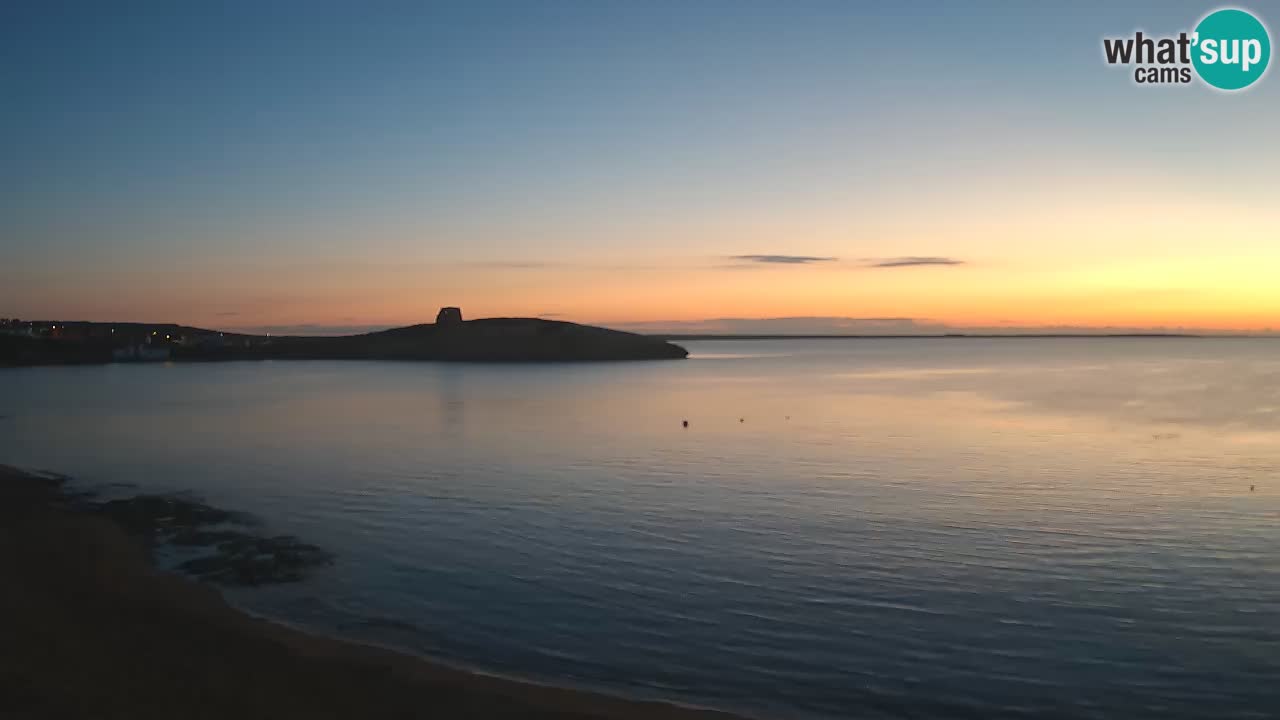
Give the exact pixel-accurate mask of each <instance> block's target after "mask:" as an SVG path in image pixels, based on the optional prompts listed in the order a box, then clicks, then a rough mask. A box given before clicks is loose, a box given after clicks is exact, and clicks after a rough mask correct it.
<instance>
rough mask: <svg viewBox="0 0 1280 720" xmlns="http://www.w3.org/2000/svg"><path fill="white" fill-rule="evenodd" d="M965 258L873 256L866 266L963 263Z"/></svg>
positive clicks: (893, 266)
mask: <svg viewBox="0 0 1280 720" xmlns="http://www.w3.org/2000/svg"><path fill="white" fill-rule="evenodd" d="M963 264H964V261H963V260H957V259H955V258H949V257H933V256H916V255H910V256H907V257H893V258H872V259H870V260H867V261H866V262H865V263H864V264H863V265H864V267H873V268H897V267H917V266H920V265H963Z"/></svg>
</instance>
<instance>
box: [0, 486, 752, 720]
mask: <svg viewBox="0 0 1280 720" xmlns="http://www.w3.org/2000/svg"><path fill="white" fill-rule="evenodd" d="M61 483H62V481H61V479H59V478H50V477H43V476H40V475H36V474H32V473H30V472H25V471H22V470H19V469H16V468H11V467H8V466H5V465H0V573H2V574H3V576H4V577H5V582H4V583H0V637H4V638H6V642H5V643H3V644H0V715H2V716H5V717H30V718H37V717H95V718H152V717H154V718H161V717H164V718H166V719H168V718H172V717H188V718H203V717H208V718H215V717H216V718H226V717H262V718H268V717H270V718H289V717H298V718H304V717H305V718H308V719H312V718H324V717H332V718H340V717H371V718H377V717H395V718H411V717H422V716H464V717H485V718H530V717H537V718H579V719H586V718H601V719H614V718H616V719H619V720H631V719H633V718H634V719H639V718H670V719H671V720H745V718H743V716H739V715H734V714H731V713H727V712H723V711H718V710H711V709H702V708H695V707H689V706H685V705H677V704H674V703H671V702H664V701H656V700H638V699H628V698H622V697H616V696H612V695H607V694H603V693H598V692H595V691H591V690H580V689H574V688H570V687H562V686H555V685H545V684H540V683H535V682H530V681H525V680H518V679H514V678H510V677H505V676H501V675H496V674H489V673H485V672H483V671H472V670H466V669H462V668H459V667H455V666H451V665H449V664H447V663H444V662H441V661H437V660H432V659H428V658H425V657H422V656H418V655H413V654H409V653H405V652H400V651H397V650H392V649H389V648H384V647H379V646H376V645H371V644H366V643H361V642H358V641H353V640H346V639H340V638H335V637H329V636H325V635H318V634H312V633H308V632H306V631H304V630H302V629H299V628H297V627H295V626H292V625H289V624H286V623H283V622H278V621H273V620H270V619H267V618H264V617H262V616H260V615H257V614H253V613H249V612H246V611H244V610H241V609H238V608H236V607H234V606H233V605H232V604H230V603H228V602H227V601H226V599H225V598H224V597H223V595H222V593H221V592H219V591H218V589H217V588H216V587H214V586H212V585H210V584H207V583H202V582H199V581H196V580H193V579H191V578H188V577H184V576H181V575H177V574H174V573H168V572H163V571H160V570H159V569H157V568H156V566H155V564H154V562H153V560H152V557H151V554H150V552H149V551H148V549H147V547H146V545H145V543H144V542H143V541H142V539H141V538H139V537H137V536H134V535H130V534H129V533H127V532H126V530H125V529H124V528H123V527H122V526H121V525H119V524H117V522H115V521H113V520H111V519H109V518H107V517H104V516H102V515H99V514H96V513H93V512H89V511H87V510H85V509H83V508H77V507H75V505H74V503H72V502H70V501H71V500H73V498H72V497H71V496H69V495H68V494H67V493H64V492H63V490H62V488H61Z"/></svg>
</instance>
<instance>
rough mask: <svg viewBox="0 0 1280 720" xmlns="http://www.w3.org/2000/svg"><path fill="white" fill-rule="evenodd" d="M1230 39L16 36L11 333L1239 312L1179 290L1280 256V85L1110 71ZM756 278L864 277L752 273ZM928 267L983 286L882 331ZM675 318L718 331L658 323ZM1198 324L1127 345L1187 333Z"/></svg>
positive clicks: (658, 9) (1015, 6)
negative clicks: (547, 317) (1083, 298)
mask: <svg viewBox="0 0 1280 720" xmlns="http://www.w3.org/2000/svg"><path fill="white" fill-rule="evenodd" d="M38 5H39V6H38ZM1212 7H1214V6H1209V5H1205V4H1201V3H1180V2H1148V3H1131V2H1098V3H1071V4H1050V3H1032V2H988V3H972V4H970V3H944V2H928V3H924V2H917V3H892V4H889V3H885V4H872V3H853V2H839V3H818V2H805V3H776V2H775V3H749V2H733V3H729V2H724V3H717V2H697V3H620V2H619V3H612V2H590V3H588V2H580V3H557V2H537V3H466V4H461V3H459V4H452V5H450V4H432V3H421V2H418V3H371V4H360V3H317V2H308V3H287V2H277V3H261V4H259V3H201V4H195V3H129V4H127V6H117V5H115V4H106V3H95V4H83V5H76V4H57V3H53V4H28V7H22V8H17V7H9V8H6V9H5V10H2V11H0V13H3V14H2V15H0V20H3V27H4V29H3V30H0V32H2V33H3V34H4V38H3V50H0V52H3V53H4V55H5V61H4V62H3V64H2V65H0V68H2V69H0V87H3V89H4V97H5V98H6V99H7V100H6V102H5V103H4V106H3V107H2V108H0V137H2V138H3V141H0V142H2V143H3V144H2V145H0V148H2V152H3V155H2V156H0V157H3V160H4V161H3V163H0V181H2V182H3V183H4V186H5V187H6V188H9V189H10V190H9V191H8V192H6V193H4V195H3V196H0V244H2V248H0V249H3V250H4V253H5V256H6V257H7V258H9V259H10V262H8V263H6V269H4V270H2V271H0V273H3V275H0V278H2V279H3V280H4V286H5V288H7V289H5V288H0V313H3V312H5V311H6V309H8V308H12V309H9V310H8V313H9V314H18V315H23V316H61V317H68V316H74V317H85V318H88V319H112V318H118V319H135V318H136V319H147V320H151V319H166V320H176V321H180V322H190V323H205V324H211V323H212V322H214V320H213V318H215V317H216V318H224V320H220V321H218V322H221V323H222V324H224V325H226V324H228V323H229V322H231V321H229V320H225V318H237V320H236V322H244V323H248V324H253V323H259V324H271V323H276V324H283V323H318V324H351V323H369V324H379V323H386V324H392V323H398V322H408V321H411V320H413V319H415V318H418V317H419V316H427V315H433V314H434V307H435V306H436V305H441V304H460V303H466V304H467V305H468V306H470V307H475V308H476V309H477V310H478V311H479V313H480V314H537V313H553V312H554V313H556V314H560V315H565V316H568V317H572V318H573V319H579V320H584V321H607V322H613V323H621V322H648V321H661V320H664V319H671V320H682V321H687V320H694V319H697V318H699V317H702V318H706V317H724V316H734V317H770V316H777V315H804V316H813V315H823V316H826V315H833V316H834V315H840V316H851V317H858V316H861V315H864V314H865V312H864V310H866V311H869V310H872V309H874V310H876V311H880V310H882V309H884V308H888V307H892V306H893V302H894V301H895V298H894V293H895V292H901V293H903V296H902V297H900V298H897V303H898V305H899V306H901V307H902V308H903V312H902V313H894V315H895V316H897V315H908V316H912V317H922V318H924V317H927V318H928V319H932V320H940V321H943V322H947V323H951V324H965V323H967V322H968V323H978V324H989V323H991V322H996V321H999V320H1000V318H996V317H994V316H992V312H994V311H993V310H991V308H992V307H994V306H995V305H996V304H998V303H1001V302H1002V303H1011V302H1019V300H1022V301H1025V303H1027V304H1029V305H1031V306H1036V305H1037V304H1040V305H1042V306H1043V307H1044V308H1046V310H1045V312H1044V313H1042V315H1043V317H1042V318H1040V316H1037V315H1035V313H1031V314H1026V315H1025V317H1023V316H1022V315H1019V316H1018V318H1013V319H1014V320H1017V321H1018V322H1022V323H1030V324H1036V322H1037V318H1040V320H1042V321H1043V322H1044V323H1046V324H1049V323H1062V322H1068V323H1070V322H1077V323H1084V324H1089V323H1105V322H1107V321H1108V320H1107V314H1106V313H1105V312H1103V310H1102V309H1097V310H1096V312H1092V313H1087V314H1085V315H1081V316H1079V317H1075V316H1072V315H1071V313H1070V312H1067V311H1066V310H1065V308H1067V306H1068V305H1069V304H1070V303H1071V302H1072V298H1075V297H1077V296H1078V295H1080V294H1081V293H1084V294H1086V295H1088V294H1089V293H1090V292H1092V293H1093V294H1092V295H1089V298H1090V302H1093V303H1095V304H1096V303H1105V302H1113V303H1115V302H1119V301H1117V300H1115V299H1114V298H1111V299H1110V300H1108V299H1107V298H1106V297H1103V295H1105V294H1106V293H1103V294H1102V295H1099V294H1098V292H1095V291H1096V290H1097V288H1093V287H1092V286H1090V285H1089V281H1082V280H1081V279H1080V277H1079V274H1080V273H1083V274H1084V275H1085V276H1088V277H1097V276H1099V275H1100V274H1102V275H1107V273H1111V274H1112V275H1114V274H1116V273H1121V272H1122V271H1121V270H1120V269H1119V268H1120V267H1121V266H1123V267H1124V268H1127V269H1125V270H1123V272H1127V273H1130V274H1131V276H1132V277H1134V278H1135V281H1134V283H1133V284H1134V285H1135V287H1141V288H1147V287H1148V286H1150V289H1151V290H1152V291H1153V292H1155V291H1160V292H1164V291H1168V292H1182V291H1187V292H1193V293H1200V294H1201V295H1203V293H1206V292H1208V293H1210V295H1212V292H1213V290H1214V288H1215V287H1218V286H1221V287H1223V288H1225V290H1227V291H1229V290H1230V289H1231V287H1232V286H1239V278H1240V277H1243V276H1247V275H1248V273H1247V272H1246V270H1247V268H1243V269H1242V268H1236V266H1234V265H1230V266H1222V267H1217V266H1214V265H1213V263H1212V262H1211V263H1209V267H1217V269H1216V270H1214V272H1216V273H1218V274H1219V275H1220V277H1221V279H1220V280H1213V281H1210V280H1203V279H1202V280H1201V281H1198V282H1197V283H1192V284H1193V285H1194V287H1184V286H1185V285H1188V281H1186V280H1184V279H1182V278H1179V281H1178V283H1175V285H1177V286H1176V287H1175V286H1174V285H1170V286H1169V287H1161V286H1158V283H1157V284H1153V281H1152V280H1151V277H1153V276H1158V275H1159V274H1160V273H1166V274H1168V273H1175V274H1176V273H1177V272H1181V271H1179V270H1177V269H1171V268H1168V267H1165V266H1162V265H1160V264H1159V260H1160V259H1159V258H1158V257H1156V256H1157V255H1162V254H1163V255H1167V254H1169V253H1173V254H1174V255H1175V256H1176V257H1177V258H1180V259H1182V260H1183V261H1185V262H1184V264H1186V265H1188V266H1193V265H1196V264H1197V263H1202V261H1203V260H1204V258H1206V257H1208V258H1210V259H1214V258H1218V259H1221V258H1222V257H1233V258H1238V259H1239V262H1241V263H1245V262H1246V261H1249V260H1250V259H1251V258H1252V262H1251V263H1250V264H1256V262H1257V261H1258V260H1262V259H1266V258H1268V257H1270V255H1257V253H1259V252H1261V250H1260V248H1262V246H1263V243H1264V238H1265V237H1267V236H1268V233H1271V236H1272V237H1274V235H1275V233H1274V232H1272V231H1274V230H1276V229H1277V228H1276V226H1275V225H1274V224H1273V223H1274V221H1275V217H1276V216H1275V214H1274V212H1272V211H1271V210H1270V206H1272V205H1274V204H1275V203H1274V198H1275V197H1276V196H1277V192H1276V191H1277V190H1278V189H1280V188H1277V185H1276V181H1275V179H1274V167H1275V166H1276V163H1275V161H1276V160H1277V159H1278V158H1277V154H1280V150H1277V149H1276V144H1275V143H1274V141H1273V139H1272V138H1273V136H1274V129H1273V127H1272V126H1273V124H1274V121H1275V117H1276V110H1277V109H1280V99H1278V93H1280V86H1277V84H1276V81H1275V79H1274V77H1268V78H1266V79H1264V81H1263V82H1262V83H1261V84H1259V85H1258V86H1257V87H1255V88H1253V89H1251V90H1249V91H1247V92H1245V93H1240V94H1235V95H1229V96H1228V95H1224V94H1221V93H1215V92H1212V91H1210V90H1208V89H1206V88H1203V87H1165V88H1138V87H1135V86H1134V85H1133V84H1132V82H1131V81H1130V80H1129V75H1128V71H1126V70H1125V69H1122V68H1112V67H1107V66H1105V64H1104V63H1103V62H1102V58H1101V39H1102V37H1103V36H1117V35H1125V34H1129V33H1131V32H1132V31H1133V30H1135V29H1138V28H1141V29H1144V30H1146V31H1147V32H1149V33H1169V34H1172V33H1176V32H1178V31H1180V30H1184V29H1189V28H1190V27H1191V26H1192V25H1193V24H1194V22H1195V20H1196V19H1198V18H1199V17H1200V16H1202V15H1203V14H1204V13H1205V12H1206V11H1208V10H1210V9H1211V8H1212ZM1267 9H1268V8H1259V10H1261V11H1262V12H1261V13H1260V14H1261V15H1263V19H1264V20H1267V19H1268V18H1267V17H1266V12H1265V11H1266V10H1267ZM1117 193H1129V194H1130V195H1129V197H1130V198H1131V202H1128V203H1127V207H1128V209H1127V210H1126V209H1124V207H1123V206H1122V207H1121V208H1116V207H1113V206H1112V205H1111V202H1112V200H1111V199H1112V198H1115V197H1116V195H1117ZM1189 202H1190V203H1191V205H1190V206H1189V205H1188V203H1189ZM1187 207H1194V208H1196V210H1197V212H1198V214H1199V220H1200V221H1201V222H1208V221H1209V220H1210V219H1211V218H1209V217H1206V216H1209V215H1217V216H1222V215H1224V214H1227V215H1230V216H1231V217H1232V218H1234V220H1233V222H1234V223H1236V224H1243V225H1244V226H1245V227H1244V230H1243V231H1240V232H1235V233H1233V237H1239V238H1241V239H1240V245H1239V246H1238V247H1235V248H1233V247H1232V243H1231V239H1230V238H1226V239H1221V238H1220V239H1217V240H1209V239H1205V238H1203V237H1202V236H1203V235H1204V234H1205V232H1204V228H1201V227H1200V226H1197V230H1196V232H1190V231H1187V232H1186V233H1185V234H1182V233H1175V234H1174V235H1173V236H1170V235H1169V233H1170V232H1171V231H1172V230H1175V229H1176V228H1171V227H1168V226H1169V225H1176V226H1185V223H1173V222H1171V221H1169V219H1168V218H1169V215H1168V211H1169V210H1170V208H1175V209H1176V208H1187ZM1145 217H1153V218H1155V219H1156V222H1154V223H1151V224H1150V227H1145V226H1146V225H1147V223H1145V222H1144V218H1145ZM1072 218H1075V220H1074V221H1072ZM1161 218H1163V219H1161ZM1037 220H1038V222H1039V223H1040V225H1042V226H1043V227H1041V226H1039V225H1036V222H1037ZM1064 221H1071V222H1075V226H1073V227H1072V230H1071V232H1072V233H1075V235H1067V236H1063V235H1062V234H1061V233H1057V232H1055V230H1054V228H1055V227H1057V226H1060V225H1061V224H1062V223H1063V222H1064ZM1069 224H1070V222H1069ZM1206 227H1208V226H1206ZM1236 229H1238V228H1236ZM1126 233H1127V234H1126ZM1075 237H1079V240H1078V241H1073V238H1075ZM1128 237H1131V238H1132V242H1126V240H1125V238H1128ZM749 254H761V255H762V254H791V255H808V256H823V257H827V256H829V257H835V258H839V259H840V260H841V261H842V262H841V263H838V266H839V269H832V268H831V267H824V268H809V267H803V266H799V265H797V266H794V267H785V268H777V267H770V268H763V270H764V271H767V272H768V273H770V274H769V275H767V276H765V275H761V274H760V273H755V274H754V275H750V276H748V274H746V273H742V272H732V271H729V270H726V267H725V266H726V265H732V264H733V263H726V262H725V261H724V259H725V258H728V257H732V256H738V255H749ZM900 256H945V257H949V258H955V259H958V260H961V261H963V262H962V263H961V264H957V265H954V266H935V267H928V268H916V269H913V270H911V271H909V272H912V273H914V274H911V275H907V274H906V271H904V272H900V273H898V275H897V276H896V277H895V278H894V280H893V281H892V282H891V281H887V280H881V279H875V280H871V281H870V286H871V287H873V288H874V289H875V290H876V292H877V293H878V294H877V295H876V298H875V299H874V302H872V301H871V300H870V299H868V298H864V297H860V296H858V295H857V294H856V293H854V294H852V295H850V294H849V293H848V292H846V291H844V290H843V289H842V288H846V287H848V286H849V285H850V284H851V283H857V284H861V285H866V284H867V278H865V277H864V276H861V275H857V274H856V273H857V272H864V274H865V271H862V270H856V269H855V270H851V269H850V267H851V266H853V267H855V268H862V267H863V265H865V263H859V262H858V261H859V260H861V259H865V258H884V257H900ZM1144 258H1150V259H1152V260H1153V261H1156V264H1155V265H1152V266H1150V267H1146V266H1144V265H1143V261H1144ZM1055 266H1069V267H1073V268H1074V267H1079V268H1081V269H1080V272H1079V273H1078V274H1077V276H1074V279H1073V277H1058V278H1054V279H1053V282H1056V283H1058V284H1059V286H1060V287H1061V292H1059V293H1058V294H1057V295H1054V296H1051V297H1050V296H1042V295H1040V294H1036V293H1034V292H1032V293H1030V294H1028V293H1027V291H1025V290H1020V288H1023V286H1025V285H1027V284H1028V282H1029V278H1036V277H1039V275H1038V273H1041V272H1043V271H1044V270H1045V268H1047V267H1048V268H1052V267H1055ZM1144 268H1145V269H1144ZM1086 270H1087V271H1086ZM1237 271H1239V272H1237ZM804 272H809V273H810V274H809V275H808V276H805V275H801V274H800V273H804ZM839 272H846V275H848V274H849V273H854V274H853V275H852V278H853V279H852V280H851V279H850V277H846V276H839V275H835V274H834V273H839ZM1241 272H1242V273H1244V275H1243V276H1242V275H1240V274H1239V273H1241ZM925 273H932V274H931V275H926V274H925ZM963 273H967V275H962V274H963ZM982 273H985V275H984V274H982ZM992 273H994V275H993V274H992ZM1002 273H1003V274H1002ZM1090 273H1092V274H1090ZM1233 273H1234V274H1233ZM975 275H977V276H980V278H981V280H980V281H975V280H973V278H974V277H975ZM744 276H748V277H747V279H743V278H744ZM1110 276H1111V275H1107V277H1110ZM765 277H767V280H764V281H762V280H761V279H760V278H765ZM957 278H960V279H957ZM761 282H767V284H768V285H769V287H771V288H776V289H777V290H776V292H773V293H766V297H763V298H761V297H759V294H760V293H758V292H757V291H756V289H757V288H758V287H759V285H760V283H761ZM1112 282H1113V284H1114V282H1118V281H1112ZM992 283H994V284H995V285H994V286H995V287H999V288H1003V290H1002V291H1001V292H1000V293H997V295H998V297H995V298H991V297H982V296H981V293H980V292H977V291H975V287H977V288H982V287H989V286H992ZM1072 283H1075V284H1074V285H1073V284H1072ZM1121 284H1123V283H1121ZM655 285H660V286H662V287H673V288H676V289H677V290H678V291H680V292H683V293H685V294H686V295H687V296H688V297H689V299H690V301H691V302H692V303H693V304H694V305H695V306H693V307H691V306H690V303H681V304H679V305H676V304H669V305H664V304H663V303H653V302H651V301H650V299H649V298H647V297H646V294H645V290H644V289H645V288H647V287H653V286H655ZM140 287H144V288H146V291H145V292H142V291H140V290H139V289H138V288H140ZM925 287H927V288H941V289H940V290H937V291H936V292H932V291H931V292H930V297H931V300H932V302H926V303H922V302H920V295H921V288H925ZM810 288H826V291H825V292H818V291H816V290H813V291H810ZM895 288H901V289H900V290H897V289H895ZM1114 290H1115V288H1110V289H1109V290H1107V291H1108V292H1113V294H1114ZM1020 292H1021V293H1022V294H1021V295H1020V294H1019V293H1020ZM1099 292H1100V291H1099ZM886 293H887V297H888V299H887V300H886V299H884V298H885V297H886ZM908 294H909V295H908ZM1202 299H1204V298H1202ZM1260 300H1261V301H1262V302H1264V303H1265V304H1266V306H1267V307H1268V308H1273V309H1280V297H1275V296H1272V295H1268V296H1266V297H1264V298H1261V299H1260ZM1208 301H1211V302H1212V303H1216V305H1215V307H1219V306H1220V307H1221V312H1220V313H1219V315H1221V317H1219V316H1217V315H1215V316H1206V317H1190V318H1187V322H1198V323H1204V322H1208V323H1210V324H1214V323H1218V324H1223V325H1224V326H1225V325H1239V324H1240V323H1241V322H1243V320H1242V319H1241V318H1243V317H1244V316H1243V315H1241V313H1240V312H1239V311H1238V310H1239V306H1240V304H1241V303H1242V302H1245V300H1242V299H1241V298H1239V297H1236V296H1234V295H1232V294H1231V293H1230V292H1227V293H1226V295H1223V296H1222V297H1218V296H1213V297H1211V298H1209V299H1208V300H1206V302H1208ZM1189 302H1190V301H1188V300H1185V299H1184V300H1181V301H1177V302H1169V303H1166V304H1165V305H1160V304H1159V303H1155V304H1153V305H1152V306H1151V307H1148V308H1146V309H1145V310H1144V312H1145V313H1146V314H1142V313H1139V314H1138V315H1134V314H1133V313H1128V314H1126V312H1127V311H1126V310H1125V308H1123V307H1116V312H1115V313H1113V314H1114V316H1115V317H1114V318H1113V320H1114V322H1116V323H1128V324H1132V323H1134V322H1142V321H1143V318H1148V317H1149V318H1150V319H1151V321H1152V322H1159V323H1170V322H1173V323H1176V322H1178V321H1179V318H1180V317H1181V316H1180V315H1179V313H1180V312H1184V310H1185V307H1186V305H1187V304H1189ZM697 303H702V305H701V306H697ZM870 305H874V308H872V307H869V306H870ZM1090 307H1092V306H1090ZM949 308H961V311H960V312H959V313H958V314H953V315H948V314H947V312H949ZM965 308H967V309H965ZM1233 308H1234V310H1233ZM1233 312H1234V314H1232V313H1233ZM165 313H173V314H174V315H175V316H174V317H166V316H165ZM1184 314H1185V313H1184ZM107 315H109V316H110V317H107ZM126 316H127V317H126ZM1250 317H1252V316H1250ZM1019 318H1021V319H1019ZM1215 318H1216V319H1215Z"/></svg>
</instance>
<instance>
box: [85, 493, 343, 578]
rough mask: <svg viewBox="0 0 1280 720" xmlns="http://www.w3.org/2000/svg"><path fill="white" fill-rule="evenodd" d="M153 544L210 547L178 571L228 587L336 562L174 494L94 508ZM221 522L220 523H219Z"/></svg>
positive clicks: (111, 502)
mask: <svg viewBox="0 0 1280 720" xmlns="http://www.w3.org/2000/svg"><path fill="white" fill-rule="evenodd" d="M95 509H96V510H97V511H98V512H101V513H103V514H104V515H107V516H108V517H110V518H111V519H112V520H114V521H116V522H117V523H119V524H120V525H121V526H123V527H124V528H125V529H126V530H128V531H129V532H131V533H134V534H136V535H141V536H143V537H144V538H146V539H147V541H148V542H149V543H150V544H152V545H166V544H167V545H174V546H178V547H185V548H191V547H208V548H213V550H214V552H213V554H210V555H204V556H201V557H197V558H194V559H191V560H188V561H186V562H184V563H182V564H181V565H179V566H178V569H179V570H181V571H183V572H186V573H190V574H192V575H195V576H196V577H198V578H199V579H201V580H207V581H210V582H216V583H221V584H224V585H262V584H266V583H277V582H296V581H298V580H301V579H303V577H305V575H306V571H307V570H308V569H310V568H313V567H317V566H321V565H329V564H332V563H333V555H332V554H330V553H328V552H326V551H324V550H322V549H321V548H319V547H317V546H315V545H310V544H308V543H304V542H302V541H301V540H299V539H298V538H296V537H293V536H291V535H279V536H276V537H264V536H260V535H255V534H253V533H250V532H246V531H244V530H240V529H231V528H227V527H225V526H226V525H227V524H231V523H241V524H247V523H248V522H249V521H250V518H249V517H248V516H245V515H240V514H237V513H232V512H228V511H226V510H222V509H220V508H215V507H212V506H210V505H206V504H204V503H202V502H199V501H196V500H192V499H190V498H185V497H181V496H173V495H139V496H137V497H133V498H128V499H123V500H109V501H106V502H102V503H98V504H96V506H95ZM219 526H222V527H219Z"/></svg>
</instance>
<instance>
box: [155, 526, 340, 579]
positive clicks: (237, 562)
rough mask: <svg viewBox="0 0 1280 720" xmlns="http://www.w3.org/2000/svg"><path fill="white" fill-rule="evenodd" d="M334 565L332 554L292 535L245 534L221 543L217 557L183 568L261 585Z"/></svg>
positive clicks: (205, 575) (200, 574) (199, 574)
mask: <svg viewBox="0 0 1280 720" xmlns="http://www.w3.org/2000/svg"><path fill="white" fill-rule="evenodd" d="M332 562H333V555H331V554H330V553H328V552H326V551H324V550H322V549H320V548H319V547H317V546H315V545H310V544H308V543H304V542H302V541H300V540H298V538H295V537H292V536H290V535H280V536H277V537H271V538H264V537H253V536H251V535H241V536H240V537H237V538H233V539H230V540H226V541H224V542H221V543H219V544H218V547H217V553H216V554H213V555H205V556H203V557H198V558H195V559H193V560H188V561H186V562H184V563H182V564H181V565H180V566H179V569H181V570H182V571H184V572H188V573H191V574H193V575H195V576H197V577H199V578H200V579H202V580H208V581H211V582H217V583H222V584H226V585H261V584H264V583H276V582H296V581H298V580H301V579H302V578H303V577H304V576H305V573H306V570H308V569H309V568H312V567H316V566H318V565H329V564H331V563H332Z"/></svg>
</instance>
